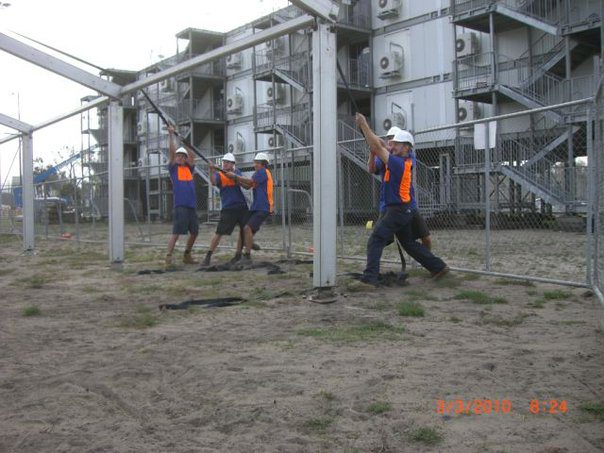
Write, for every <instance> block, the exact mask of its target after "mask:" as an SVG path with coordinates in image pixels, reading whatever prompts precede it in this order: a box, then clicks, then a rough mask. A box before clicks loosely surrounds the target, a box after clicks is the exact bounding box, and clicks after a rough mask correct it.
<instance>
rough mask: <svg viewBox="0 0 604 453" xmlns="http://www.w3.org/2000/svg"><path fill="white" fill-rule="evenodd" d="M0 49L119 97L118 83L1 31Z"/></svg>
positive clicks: (96, 89)
mask: <svg viewBox="0 0 604 453" xmlns="http://www.w3.org/2000/svg"><path fill="white" fill-rule="evenodd" d="M0 49H1V50H4V51H5V52H8V53H10V54H12V55H14V56H16V57H19V58H22V59H23V60H25V61H28V62H30V63H33V64H35V65H37V66H40V67H42V68H44V69H47V70H49V71H51V72H54V73H55V74H58V75H60V76H63V77H66V78H68V79H69V80H73V81H74V82H77V83H79V84H81V85H84V86H86V87H88V88H91V89H93V90H95V91H98V92H99V93H102V94H105V95H107V96H109V97H112V98H116V99H117V98H119V97H120V90H121V87H120V86H119V85H117V84H115V83H111V82H109V81H108V80H105V79H101V78H100V77H97V76H95V75H93V74H90V73H89V72H86V71H84V70H83V69H80V68H78V67H76V66H73V65H71V64H69V63H66V62H64V61H63V60H60V59H58V58H56V57H53V56H52V55H48V54H46V53H44V52H42V51H40V50H38V49H36V48H34V47H31V46H29V45H27V44H24V43H22V42H21V41H18V40H16V39H13V38H11V37H10V36H7V35H5V34H3V33H0Z"/></svg>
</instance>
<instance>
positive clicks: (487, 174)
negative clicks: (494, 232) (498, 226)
mask: <svg viewBox="0 0 604 453" xmlns="http://www.w3.org/2000/svg"><path fill="white" fill-rule="evenodd" d="M484 125H485V128H484V130H485V133H484V152H485V154H484V167H485V171H484V208H485V216H484V230H485V254H484V256H485V260H484V261H485V270H486V271H490V270H491V196H490V194H491V143H490V142H489V141H490V140H489V135H490V134H491V130H490V129H491V127H490V126H491V123H489V122H487V123H484Z"/></svg>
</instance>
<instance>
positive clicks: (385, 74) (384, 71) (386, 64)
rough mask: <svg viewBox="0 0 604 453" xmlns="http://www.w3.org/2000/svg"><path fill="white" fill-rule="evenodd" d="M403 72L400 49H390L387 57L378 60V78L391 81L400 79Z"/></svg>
mask: <svg viewBox="0 0 604 453" xmlns="http://www.w3.org/2000/svg"><path fill="white" fill-rule="evenodd" d="M402 70H403V51H402V48H401V49H400V50H399V49H390V52H388V54H387V55H384V56H383V57H381V58H380V78H381V79H392V78H395V77H400V76H401V72H402Z"/></svg>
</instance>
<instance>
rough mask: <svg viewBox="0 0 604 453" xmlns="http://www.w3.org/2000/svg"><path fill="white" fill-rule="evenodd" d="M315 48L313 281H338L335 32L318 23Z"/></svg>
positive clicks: (329, 283) (323, 284) (316, 283)
mask: <svg viewBox="0 0 604 453" xmlns="http://www.w3.org/2000/svg"><path fill="white" fill-rule="evenodd" d="M312 50H313V113H314V118H313V156H314V157H313V206H314V209H313V246H314V249H315V255H314V261H313V285H314V287H315V288H323V287H325V288H327V287H332V286H335V284H336V232H337V219H336V216H337V203H336V196H337V182H336V181H337V172H336V166H337V157H336V140H337V136H336V134H337V122H336V116H337V115H336V113H337V101H336V35H335V33H334V32H333V29H332V28H331V26H330V25H327V24H324V23H318V24H317V28H316V30H314V31H313V34H312Z"/></svg>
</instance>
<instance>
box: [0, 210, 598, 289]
mask: <svg viewBox="0 0 604 453" xmlns="http://www.w3.org/2000/svg"><path fill="white" fill-rule="evenodd" d="M16 226H17V227H18V228H16V229H14V228H12V229H11V227H10V226H9V225H6V224H5V225H3V224H2V222H0V233H1V232H11V231H13V232H14V231H20V228H21V224H20V223H18V224H17V225H16ZM170 228H171V224H169V223H151V224H147V223H145V222H142V221H141V222H140V223H138V224H137V223H128V224H126V225H125V238H126V241H127V243H128V246H130V245H132V244H148V245H154V246H156V247H165V244H166V242H167V236H166V235H167V234H168V232H169V231H170ZM215 228H216V226H215V225H214V224H207V223H205V224H204V223H202V224H201V226H200V234H199V238H198V240H197V243H196V247H197V248H198V249H199V250H200V253H201V251H203V250H205V249H206V247H207V245H208V244H209V242H210V239H211V237H212V236H213V234H214V230H215ZM78 230H79V231H78ZM63 233H68V234H70V235H71V236H72V238H73V240H75V239H76V237H77V235H78V233H79V236H80V238H81V239H82V240H84V241H93V242H96V243H99V244H100V245H104V244H106V243H107V237H108V228H107V223H106V222H96V223H95V224H92V223H82V224H80V225H79V226H77V225H74V224H64V225H63V226H62V227H61V226H59V225H57V224H51V225H48V227H46V226H45V225H41V224H36V234H37V235H38V237H41V238H49V239H51V238H60V237H61V235H62V234H63ZM370 234H371V230H367V229H366V228H365V226H364V225H346V226H344V227H338V235H337V241H336V247H337V253H338V255H339V256H345V257H355V258H357V259H359V260H364V259H365V254H366V244H367V239H368V238H369V235H370ZM312 236H313V228H312V223H311V222H306V223H302V224H294V225H293V226H292V228H291V230H290V228H289V227H288V226H287V225H286V227H285V228H281V226H280V225H263V227H262V230H261V232H260V233H259V234H258V237H257V242H258V243H259V244H260V245H261V246H262V247H263V248H264V249H271V250H273V251H283V250H286V248H287V247H288V246H289V247H290V248H291V251H292V252H294V253H300V252H301V253H309V252H311V251H312V247H313V240H312ZM234 240H235V238H234V235H233V236H232V237H225V238H224V239H223V241H222V245H224V246H231V247H232V246H234V243H235V242H234ZM432 240H433V249H434V251H435V253H436V254H438V255H439V256H441V257H442V258H443V259H445V261H447V263H449V265H451V266H454V267H457V268H460V269H474V270H484V269H485V263H486V254H487V250H486V245H485V244H486V241H487V238H486V234H485V231H484V230H481V229H471V228H466V229H433V230H432ZM489 240H490V270H491V271H493V272H500V273H504V274H516V275H527V276H532V277H541V278H549V279H556V280H562V281H570V282H579V283H584V282H585V281H586V274H587V268H586V259H585V257H586V252H587V244H588V238H587V235H586V234H585V233H584V232H571V231H555V230H548V229H530V228H527V229H519V230H493V231H491V233H490V238H489ZM384 259H386V260H398V259H399V258H398V253H397V252H396V249H395V248H394V247H389V248H387V249H386V250H385V253H384Z"/></svg>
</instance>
